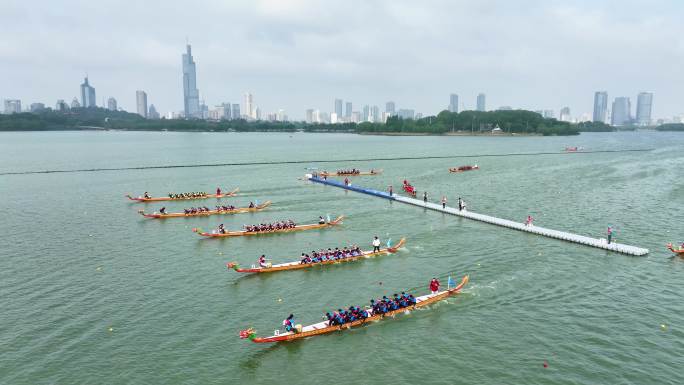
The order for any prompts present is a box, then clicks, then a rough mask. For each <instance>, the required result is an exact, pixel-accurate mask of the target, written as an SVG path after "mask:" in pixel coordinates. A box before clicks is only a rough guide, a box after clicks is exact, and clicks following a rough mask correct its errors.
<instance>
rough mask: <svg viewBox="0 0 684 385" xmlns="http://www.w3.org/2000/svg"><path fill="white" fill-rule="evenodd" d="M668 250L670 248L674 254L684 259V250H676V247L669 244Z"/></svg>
mask: <svg viewBox="0 0 684 385" xmlns="http://www.w3.org/2000/svg"><path fill="white" fill-rule="evenodd" d="M667 248H668V249H669V250H670V251H671V252H673V253H675V254H677V255H679V256H680V257H684V248H680V249H675V248H674V246H673V245H672V243H668V244H667Z"/></svg>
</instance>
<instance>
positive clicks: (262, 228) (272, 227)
mask: <svg viewBox="0 0 684 385" xmlns="http://www.w3.org/2000/svg"><path fill="white" fill-rule="evenodd" d="M343 218H344V216H342V215H340V216H339V217H337V219H335V220H334V221H328V222H326V221H324V220H321V221H319V222H318V223H312V224H308V225H297V224H295V223H294V222H292V221H281V222H276V223H275V224H268V225H265V224H261V225H254V226H246V228H245V230H241V231H227V230H225V228H224V227H223V225H219V227H218V229H216V230H214V231H212V232H210V233H207V232H204V231H202V229H200V228H194V229H192V231H193V232H195V233H197V234H199V235H201V236H203V237H212V238H222V237H242V236H248V235H262V234H276V233H290V232H294V231H304V230H315V229H323V228H326V227H331V226H335V225H337V224H340V223H342V219H343Z"/></svg>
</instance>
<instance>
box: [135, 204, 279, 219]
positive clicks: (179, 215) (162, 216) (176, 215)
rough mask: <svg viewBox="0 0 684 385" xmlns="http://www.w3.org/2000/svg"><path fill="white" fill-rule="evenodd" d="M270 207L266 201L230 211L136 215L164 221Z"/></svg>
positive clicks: (143, 213)
mask: <svg viewBox="0 0 684 385" xmlns="http://www.w3.org/2000/svg"><path fill="white" fill-rule="evenodd" d="M270 205H271V201H266V202H264V203H262V204H260V205H256V206H254V207H252V208H250V207H236V208H234V209H232V210H209V211H201V212H197V213H194V214H193V213H189V214H186V213H166V214H162V213H158V212H155V213H152V214H145V210H138V213H140V215H142V216H143V217H145V218H155V219H165V218H187V217H208V216H209V215H225V214H240V213H251V212H255V211H260V210H263V209H265V208H266V207H268V206H270Z"/></svg>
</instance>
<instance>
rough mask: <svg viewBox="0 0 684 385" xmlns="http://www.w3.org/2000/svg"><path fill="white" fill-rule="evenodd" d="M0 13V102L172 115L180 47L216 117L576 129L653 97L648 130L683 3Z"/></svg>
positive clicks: (675, 104)
mask: <svg viewBox="0 0 684 385" xmlns="http://www.w3.org/2000/svg"><path fill="white" fill-rule="evenodd" d="M5 3H6V4H4V5H3V12H2V13H0V24H2V25H3V32H4V35H5V39H3V41H2V42H0V60H2V63H3V68H4V70H3V71H2V72H1V73H2V75H0V76H1V78H0V80H1V81H0V84H2V87H0V99H21V101H22V104H23V105H28V104H30V103H32V102H43V103H45V104H46V105H48V106H54V104H55V101H56V100H57V99H64V100H66V101H67V102H70V101H71V99H72V98H73V97H79V99H80V91H79V85H80V83H81V82H82V81H83V77H84V76H85V74H86V73H87V74H88V75H89V79H90V83H91V84H92V85H93V86H94V87H95V88H96V90H97V103H98V105H101V104H102V100H103V99H106V98H108V97H110V96H113V97H114V98H116V99H117V101H118V104H119V106H120V107H122V108H124V109H126V110H128V111H135V91H136V90H144V91H146V92H147V94H148V103H149V104H154V105H155V106H156V107H157V110H158V111H160V112H161V113H162V114H165V113H166V112H168V111H180V110H182V109H183V91H182V82H181V78H182V74H181V55H182V53H183V52H184V51H185V44H186V38H187V39H188V40H189V42H190V44H191V45H192V50H193V55H194V59H195V62H196V63H197V85H198V88H199V90H200V95H201V98H202V99H204V100H205V101H206V103H207V105H209V107H210V108H212V107H213V106H214V105H216V104H220V103H222V102H230V103H240V104H242V99H243V94H244V93H245V92H251V93H253V94H254V99H255V102H256V104H257V105H258V106H259V107H260V108H261V109H262V111H263V113H268V112H272V111H276V110H277V109H279V108H282V109H285V110H286V112H287V114H288V115H289V117H290V118H291V119H298V118H302V117H303V116H304V111H305V110H306V109H308V108H314V109H320V110H322V111H331V110H332V109H333V102H334V99H335V98H340V99H343V100H344V101H345V102H346V101H351V102H352V103H354V110H360V109H361V107H362V105H364V104H369V105H378V106H379V107H380V108H381V110H384V104H385V102H387V101H390V100H391V101H394V102H395V103H396V105H397V108H398V109H399V108H412V109H415V110H416V112H422V113H425V114H434V113H437V112H439V111H440V110H442V109H445V108H446V107H447V105H448V103H449V94H450V93H456V94H458V95H459V98H460V104H461V106H463V107H465V108H466V109H474V107H475V99H476V96H477V94H478V93H480V92H483V93H485V94H486V95H487V108H488V109H494V108H497V107H499V106H503V105H509V106H512V107H513V108H525V109H530V110H537V109H552V110H554V112H555V114H556V116H558V111H559V109H560V108H561V107H564V106H569V107H570V108H571V111H572V115H573V116H579V115H580V114H582V113H591V112H592V102H593V94H594V92H595V91H598V90H606V91H608V95H609V99H610V101H612V100H613V99H614V98H615V97H617V96H628V97H630V98H631V101H632V113H634V109H635V106H636V96H637V93H638V92H640V91H650V92H654V94H655V95H654V101H653V113H652V116H653V118H668V117H672V116H673V115H677V114H682V113H684V106H682V102H681V99H680V97H679V92H678V88H680V87H679V86H680V85H681V84H682V83H684V74H683V73H682V71H681V70H680V68H679V67H680V66H681V63H682V62H684V60H683V59H684V42H682V40H681V39H680V38H679V37H680V36H683V35H684V26H683V25H682V24H681V22H680V20H679V19H680V18H681V15H682V14H683V13H682V11H684V3H681V2H676V1H651V2H646V1H603V2H601V3H600V4H597V3H594V2H589V1H577V2H573V3H572V4H566V3H565V2H560V1H532V0H525V1H520V2H516V3H515V4H512V3H511V2H506V1H495V0H483V1H477V2H465V1H453V2H450V1H430V2H425V3H420V4H417V3H414V2H407V1H371V2H361V1H348V2H315V1H306V0H294V1H286V0H267V1H253V2H248V3H233V2H221V1H209V2H195V3H191V4H187V3H177V2H162V1H148V2H145V4H144V5H142V4H138V3H135V2H130V1H124V2H117V3H114V2H110V3H107V4H105V5H102V4H100V3H97V4H95V3H92V2H85V1H78V0H66V1H63V2H59V3H48V2H45V3H42V4H40V3H39V4H35V3H26V2H20V1H16V0H9V1H7V2H5Z"/></svg>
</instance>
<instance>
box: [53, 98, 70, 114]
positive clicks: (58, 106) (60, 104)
mask: <svg viewBox="0 0 684 385" xmlns="http://www.w3.org/2000/svg"><path fill="white" fill-rule="evenodd" d="M55 110H56V111H59V112H65V111H68V110H69V105H68V104H67V103H66V102H65V101H64V99H59V100H57V103H55Z"/></svg>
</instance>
